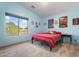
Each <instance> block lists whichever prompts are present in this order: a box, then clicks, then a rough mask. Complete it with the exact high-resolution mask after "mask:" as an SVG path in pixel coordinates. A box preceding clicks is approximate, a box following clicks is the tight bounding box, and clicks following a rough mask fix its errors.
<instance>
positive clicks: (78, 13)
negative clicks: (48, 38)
mask: <svg viewBox="0 0 79 59" xmlns="http://www.w3.org/2000/svg"><path fill="white" fill-rule="evenodd" d="M62 16H68V27H67V28H59V17H62ZM76 17H78V18H79V6H76V7H75V8H73V9H72V10H69V11H67V12H64V13H61V14H57V15H54V16H53V15H52V16H49V17H46V18H44V19H43V20H44V21H43V23H44V22H46V23H47V25H46V26H44V27H43V28H44V29H43V32H44V31H48V30H51V31H53V30H54V31H60V32H62V33H65V34H66V33H67V34H71V35H73V43H74V44H79V25H75V26H73V25H72V19H73V18H76ZM49 19H54V23H55V21H57V22H58V24H54V28H51V29H48V20H49ZM75 40H77V42H75Z"/></svg>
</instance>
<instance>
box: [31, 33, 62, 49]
mask: <svg viewBox="0 0 79 59" xmlns="http://www.w3.org/2000/svg"><path fill="white" fill-rule="evenodd" d="M60 38H61V34H60V33H57V34H56V33H55V34H49V33H39V34H33V35H32V40H39V41H40V42H45V43H48V44H49V45H50V47H53V48H54V47H55V45H56V42H57V41H59V40H60Z"/></svg>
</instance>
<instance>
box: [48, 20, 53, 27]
mask: <svg viewBox="0 0 79 59" xmlns="http://www.w3.org/2000/svg"><path fill="white" fill-rule="evenodd" d="M53 27H54V19H50V20H48V28H53Z"/></svg>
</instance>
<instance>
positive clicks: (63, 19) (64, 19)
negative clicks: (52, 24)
mask: <svg viewBox="0 0 79 59" xmlns="http://www.w3.org/2000/svg"><path fill="white" fill-rule="evenodd" d="M67 18H68V17H67V16H63V17H60V18H59V27H60V28H65V27H67Z"/></svg>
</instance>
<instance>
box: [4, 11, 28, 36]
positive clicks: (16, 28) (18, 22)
mask: <svg viewBox="0 0 79 59" xmlns="http://www.w3.org/2000/svg"><path fill="white" fill-rule="evenodd" d="M5 19H6V34H7V35H8V36H17V35H26V34H27V33H28V25H27V24H28V19H27V18H25V17H20V16H16V15H13V14H9V13H5Z"/></svg>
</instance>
